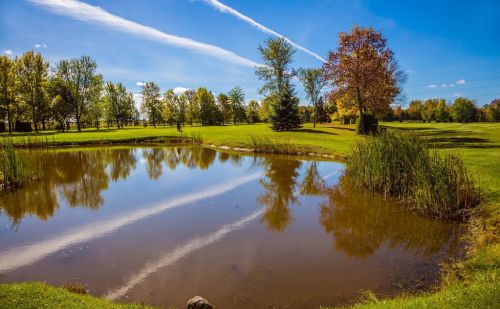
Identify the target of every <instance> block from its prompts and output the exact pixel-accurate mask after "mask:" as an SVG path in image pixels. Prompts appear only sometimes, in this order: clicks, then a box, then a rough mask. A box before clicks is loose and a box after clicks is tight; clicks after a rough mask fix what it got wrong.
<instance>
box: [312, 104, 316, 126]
mask: <svg viewBox="0 0 500 309" xmlns="http://www.w3.org/2000/svg"><path fill="white" fill-rule="evenodd" d="M313 128H316V104H315V103H313Z"/></svg>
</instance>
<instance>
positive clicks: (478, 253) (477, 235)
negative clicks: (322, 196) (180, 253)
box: [0, 123, 500, 309]
mask: <svg viewBox="0 0 500 309" xmlns="http://www.w3.org/2000/svg"><path fill="white" fill-rule="evenodd" d="M383 125H384V126H386V127H388V129H392V130H403V131H409V130H411V131H415V132H417V133H419V134H420V135H422V136H424V137H425V138H427V139H428V141H429V143H431V146H432V147H435V148H438V149H439V151H442V152H451V153H454V154H459V155H460V156H461V157H462V159H463V161H464V162H465V165H466V166H467V168H468V169H469V170H471V171H472V172H473V173H474V174H476V175H477V176H478V177H479V179H480V186H481V188H482V190H483V193H484V194H485V197H486V203H485V204H484V207H483V210H484V212H483V213H482V214H480V215H477V216H476V217H475V219H474V220H473V222H472V223H471V224H470V227H471V230H472V234H471V239H470V242H471V249H470V250H471V252H470V254H471V257H470V258H468V259H466V260H465V261H462V262H460V263H456V264H453V265H452V267H451V268H452V269H451V270H450V271H449V272H447V273H446V274H445V275H444V277H443V280H442V283H441V286H439V287H438V288H437V289H436V290H435V291H432V292H429V293H426V294H422V295H416V296H415V295H407V296H400V297H396V298H393V299H377V298H376V297H374V296H373V297H370V298H368V300H367V301H364V302H361V303H359V304H357V305H355V306H354V307H355V308H363V309H364V308H498V304H500V291H499V287H500V280H499V276H500V245H499V239H498V235H497V234H498V226H499V222H500V181H499V175H500V123H495V124H493V123H473V124H456V123H452V124H435V123H433V124H422V123H385V124H383ZM198 135H200V136H201V137H202V139H203V143H204V144H208V145H215V146H229V147H236V148H238V147H241V148H252V147H253V146H254V144H253V141H254V140H255V139H252V138H253V137H258V138H260V139H265V140H274V141H276V142H277V143H282V144H283V143H286V144H287V145H293V147H291V148H293V149H296V150H298V151H300V152H304V153H306V152H313V153H317V154H329V155H332V154H333V155H336V156H339V157H344V156H345V155H346V154H347V151H348V150H349V148H350V147H351V145H352V144H353V143H354V142H355V141H359V140H361V139H362V137H360V136H358V135H356V134H355V127H354V126H342V125H323V126H318V128H316V129H313V128H312V126H311V125H305V126H304V128H303V129H301V130H298V131H294V132H279V133H276V132H272V131H271V130H270V129H269V128H268V126H267V125H263V124H259V125H236V126H225V127H185V128H184V132H183V136H198ZM2 136H6V135H5V134H2ZM27 136H30V137H32V138H33V136H34V134H30V135H14V142H18V143H22V142H23V140H24V139H26V138H27ZM41 136H42V138H44V139H46V140H47V141H49V142H51V143H53V144H55V145H72V144H105V143H112V142H113V143H114V142H120V143H129V142H148V141H169V140H170V141H175V140H178V138H179V134H178V133H177V132H176V130H175V128H170V127H158V128H152V127H148V128H142V127H141V128H139V127H137V128H135V127H131V128H126V129H122V130H116V129H111V130H100V131H96V130H93V129H89V130H85V131H84V132H82V133H56V132H50V131H49V132H44V133H42V134H41ZM16 286H21V287H22V288H19V289H15V287H16ZM58 293H60V294H61V296H60V297H61V298H57V296H56V295H55V294H58ZM332 293H333V291H332ZM45 294H46V295H45ZM74 297H76V298H77V299H79V298H80V296H79V295H76V296H75V295H73V294H70V293H68V292H66V291H65V290H62V289H55V288H50V287H48V286H46V285H40V284H39V283H33V284H21V285H18V284H13V285H0V308H4V307H6V308H11V307H12V304H13V303H12V302H11V301H9V298H10V299H17V300H18V301H19V302H18V303H16V306H15V307H16V308H36V307H39V306H38V305H39V304H42V300H44V301H45V303H47V304H48V306H50V307H52V308H54V307H55V308H57V307H58V306H59V307H69V308H73V307H76V308H80V307H79V305H78V303H77V302H76V300H74V299H73V298H74ZM88 297H90V296H85V299H87V298H88ZM208 297H209V296H208ZM66 298H67V299H66ZM37 299H38V300H37ZM70 299H73V300H70ZM21 300H22V301H21ZM94 300H95V302H96V303H95V304H98V305H99V307H101V308H121V307H113V306H117V305H114V304H111V303H108V302H105V301H103V300H99V299H94ZM66 301H68V303H67V305H66V306H63V305H60V304H62V303H61V302H66ZM70 301H75V302H76V303H74V305H73V303H69V302H70ZM97 302H102V303H97ZM92 306H93V304H92V305H89V306H88V307H87V308H89V307H90V308H92ZM41 307H43V306H41ZM130 308H134V307H130Z"/></svg>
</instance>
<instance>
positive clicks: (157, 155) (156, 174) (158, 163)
mask: <svg viewBox="0 0 500 309" xmlns="http://www.w3.org/2000/svg"><path fill="white" fill-rule="evenodd" d="M142 156H143V157H144V159H146V170H147V172H148V176H149V178H151V179H153V180H156V179H158V178H160V176H161V175H162V174H163V166H162V163H163V159H164V158H165V152H164V151H163V149H161V148H147V149H144V150H143V152H142Z"/></svg>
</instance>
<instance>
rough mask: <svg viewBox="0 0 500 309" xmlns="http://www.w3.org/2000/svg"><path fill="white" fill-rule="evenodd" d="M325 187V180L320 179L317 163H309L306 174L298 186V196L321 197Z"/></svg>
mask: <svg viewBox="0 0 500 309" xmlns="http://www.w3.org/2000/svg"><path fill="white" fill-rule="evenodd" d="M325 185H326V183H325V180H324V179H323V178H322V177H321V175H320V174H319V171H318V162H316V161H311V162H309V165H308V167H307V170H306V174H305V176H304V179H303V180H302V183H301V185H300V194H302V195H322V194H323V190H324V189H325Z"/></svg>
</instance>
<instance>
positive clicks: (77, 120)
mask: <svg viewBox="0 0 500 309" xmlns="http://www.w3.org/2000/svg"><path fill="white" fill-rule="evenodd" d="M76 128H77V129H78V132H82V128H81V126H80V116H77V117H76Z"/></svg>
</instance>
